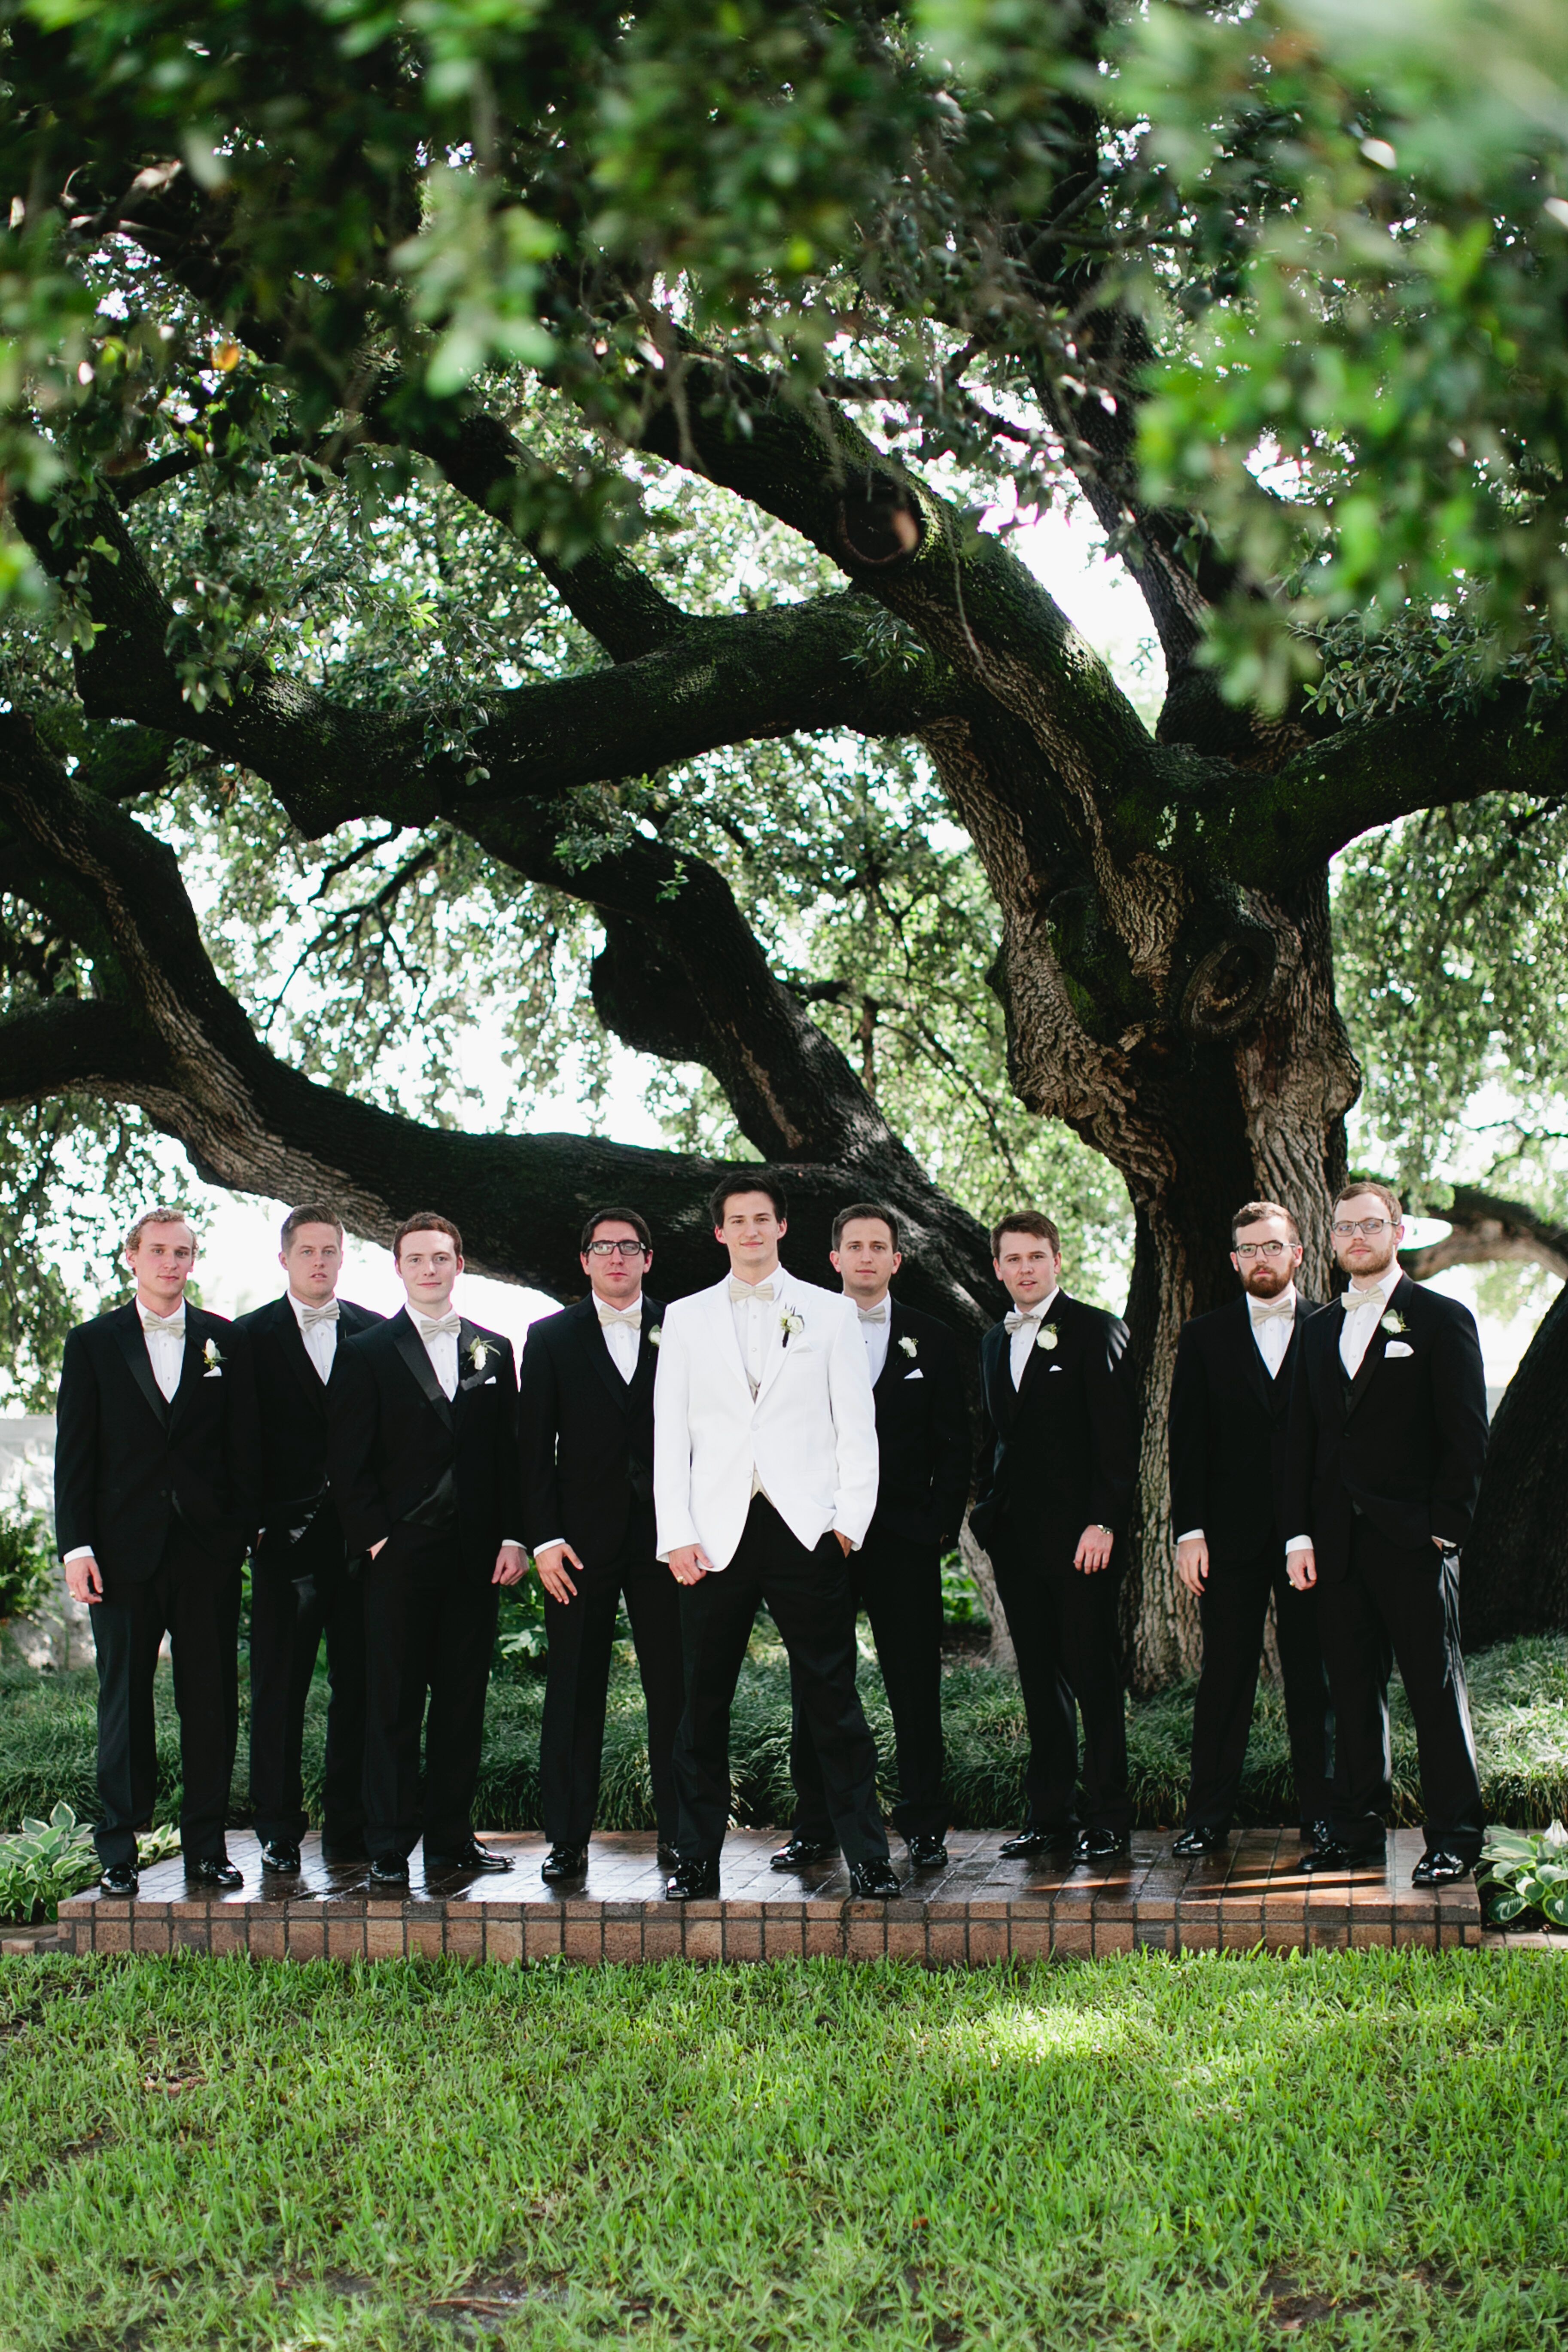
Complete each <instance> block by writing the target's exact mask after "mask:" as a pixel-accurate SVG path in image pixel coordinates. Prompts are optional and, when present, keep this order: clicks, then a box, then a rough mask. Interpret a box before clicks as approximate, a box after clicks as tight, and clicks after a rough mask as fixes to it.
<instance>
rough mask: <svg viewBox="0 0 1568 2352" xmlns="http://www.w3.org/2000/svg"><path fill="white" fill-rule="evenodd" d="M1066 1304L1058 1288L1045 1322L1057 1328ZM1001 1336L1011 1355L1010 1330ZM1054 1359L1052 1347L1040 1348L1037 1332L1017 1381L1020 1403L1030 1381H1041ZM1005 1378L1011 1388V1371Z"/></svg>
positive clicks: (1065, 1295)
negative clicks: (1020, 1378) (1021, 1376)
mask: <svg viewBox="0 0 1568 2352" xmlns="http://www.w3.org/2000/svg"><path fill="white" fill-rule="evenodd" d="M1066 1304H1067V1294H1066V1292H1065V1291H1061V1290H1058V1293H1057V1295H1056V1297H1054V1298H1053V1299H1052V1301H1051V1311H1050V1313H1049V1314H1048V1315H1047V1317H1046V1318H1045V1322H1046V1323H1048V1324H1050V1325H1051V1326H1052V1327H1053V1328H1056V1329H1058V1330H1059V1328H1060V1326H1061V1311H1062V1308H1063V1307H1065V1306H1066ZM1041 1328H1042V1329H1043V1328H1044V1325H1042V1327H1041ZM1002 1336H1003V1338H1004V1339H1005V1340H1006V1342H1007V1352H1008V1354H1009V1355H1011V1353H1012V1340H1013V1335H1012V1333H1011V1332H1010V1331H1004V1333H1003V1335H1002ZM1056 1360H1057V1356H1056V1349H1054V1348H1042V1347H1041V1345H1040V1339H1039V1334H1038V1333H1037V1335H1036V1338H1035V1341H1034V1345H1033V1346H1032V1347H1031V1348H1030V1349H1029V1352H1028V1355H1027V1356H1026V1359H1025V1361H1024V1377H1023V1379H1022V1380H1021V1381H1019V1382H1018V1388H1017V1397H1018V1402H1019V1403H1020V1404H1022V1403H1023V1402H1024V1399H1025V1396H1026V1394H1027V1392H1028V1390H1029V1387H1030V1385H1031V1383H1032V1382H1034V1381H1043V1380H1044V1379H1045V1376H1046V1368H1047V1365H1049V1364H1054V1363H1055V1362H1056ZM1006 1380H1007V1385H1008V1387H1009V1388H1011V1387H1012V1385H1013V1380H1012V1374H1011V1372H1008V1373H1007V1374H1006Z"/></svg>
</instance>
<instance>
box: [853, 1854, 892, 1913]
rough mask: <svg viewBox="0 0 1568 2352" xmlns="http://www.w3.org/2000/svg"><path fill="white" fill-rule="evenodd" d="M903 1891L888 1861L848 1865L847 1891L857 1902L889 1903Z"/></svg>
mask: <svg viewBox="0 0 1568 2352" xmlns="http://www.w3.org/2000/svg"><path fill="white" fill-rule="evenodd" d="M903 1891H904V1890H903V1887H902V1886H901V1885H900V1881H899V1876H898V1874H897V1872H896V1871H895V1870H894V1868H893V1865H892V1864H891V1863H890V1862H857V1863H855V1864H852V1865H851V1867H850V1872H849V1892H850V1894H851V1895H853V1896H854V1897H855V1900H856V1902H857V1903H890V1902H892V1900H893V1898H894V1896H895V1895H901V1894H902V1893H903Z"/></svg>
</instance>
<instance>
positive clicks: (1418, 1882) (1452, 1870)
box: [1410, 1845, 1474, 1886]
mask: <svg viewBox="0 0 1568 2352" xmlns="http://www.w3.org/2000/svg"><path fill="white" fill-rule="evenodd" d="M1473 1867H1474V1865H1473V1864H1471V1863H1468V1862H1467V1861H1466V1860H1465V1859H1464V1857H1463V1855H1462V1854H1458V1853H1450V1852H1449V1850H1448V1848H1447V1846H1443V1845H1438V1846H1433V1847H1432V1848H1431V1849H1430V1851H1429V1852H1427V1853H1424V1854H1423V1855H1422V1857H1421V1859H1420V1861H1419V1862H1418V1863H1417V1864H1416V1865H1415V1869H1414V1870H1413V1871H1412V1872H1411V1874H1410V1884H1411V1885H1412V1886H1452V1885H1454V1883H1455V1881H1456V1880H1457V1879H1460V1878H1468V1876H1469V1874H1470V1872H1471V1870H1472V1868H1473Z"/></svg>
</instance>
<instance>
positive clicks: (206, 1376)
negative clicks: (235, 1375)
mask: <svg viewBox="0 0 1568 2352" xmlns="http://www.w3.org/2000/svg"><path fill="white" fill-rule="evenodd" d="M202 1378H203V1380H204V1381H221V1380H222V1378H223V1374H222V1372H221V1371H220V1370H219V1369H218V1367H217V1366H216V1364H215V1365H214V1366H213V1368H212V1370H211V1371H210V1372H204V1373H203V1374H202Z"/></svg>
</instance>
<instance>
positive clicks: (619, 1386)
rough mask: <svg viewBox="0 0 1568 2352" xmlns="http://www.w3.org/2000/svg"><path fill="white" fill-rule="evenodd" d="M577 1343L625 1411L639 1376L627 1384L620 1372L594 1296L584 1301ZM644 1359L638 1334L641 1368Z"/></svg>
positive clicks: (633, 1376) (640, 1338)
mask: <svg viewBox="0 0 1568 2352" xmlns="http://www.w3.org/2000/svg"><path fill="white" fill-rule="evenodd" d="M577 1344H578V1346H579V1348H581V1349H582V1350H583V1352H584V1355H585V1356H586V1358H587V1360H588V1361H589V1363H591V1364H592V1365H593V1367H594V1370H595V1372H597V1374H598V1376H599V1378H600V1379H601V1380H602V1381H603V1382H604V1384H605V1388H606V1389H607V1390H608V1391H609V1392H610V1394H611V1395H612V1396H613V1397H614V1398H615V1400H616V1403H617V1404H618V1405H619V1406H620V1408H621V1411H622V1412H625V1411H626V1404H627V1402H628V1401H629V1399H630V1397H631V1392H632V1388H633V1385H634V1384H635V1382H636V1380H637V1373H636V1372H635V1371H634V1373H633V1374H632V1377H631V1380H630V1381H623V1380H622V1378H621V1376H620V1373H619V1372H618V1371H617V1370H616V1360H615V1358H614V1357H613V1356H612V1355H611V1353H610V1343H609V1341H608V1340H607V1339H605V1335H604V1332H603V1331H602V1330H601V1328H599V1311H598V1309H597V1307H595V1304H594V1301H593V1298H592V1297H591V1296H590V1297H588V1298H586V1299H584V1301H583V1311H582V1314H581V1316H580V1317H579V1318H578V1326H577ZM642 1359H643V1348H642V1334H641V1332H640V1331H639V1332H638V1334H637V1364H638V1366H639V1368H640V1366H641V1363H642Z"/></svg>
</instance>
